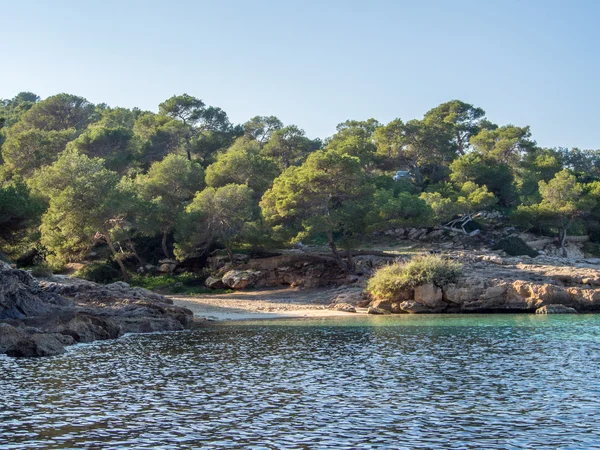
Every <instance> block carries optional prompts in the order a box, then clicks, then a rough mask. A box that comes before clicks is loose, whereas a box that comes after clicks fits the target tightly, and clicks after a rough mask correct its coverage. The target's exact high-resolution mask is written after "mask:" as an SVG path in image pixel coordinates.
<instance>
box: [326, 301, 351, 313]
mask: <svg viewBox="0 0 600 450" xmlns="http://www.w3.org/2000/svg"><path fill="white" fill-rule="evenodd" d="M332 309H333V310H335V311H343V312H348V313H355V312H356V308H355V307H354V306H352V305H350V304H349V303H336V304H335V305H333V308H332Z"/></svg>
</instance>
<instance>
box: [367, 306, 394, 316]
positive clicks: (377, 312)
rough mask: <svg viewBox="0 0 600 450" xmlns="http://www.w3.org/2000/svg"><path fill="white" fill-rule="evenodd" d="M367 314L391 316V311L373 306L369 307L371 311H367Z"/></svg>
mask: <svg viewBox="0 0 600 450" xmlns="http://www.w3.org/2000/svg"><path fill="white" fill-rule="evenodd" d="M367 314H377V315H380V314H390V312H389V311H386V310H385V309H380V308H375V307H373V306H369V309H367Z"/></svg>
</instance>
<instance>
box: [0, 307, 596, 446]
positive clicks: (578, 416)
mask: <svg viewBox="0 0 600 450" xmlns="http://www.w3.org/2000/svg"><path fill="white" fill-rule="evenodd" d="M599 343H600V316H569V317H566V316H565V317H556V316H553V317H543V318H540V317H536V316H509V315H506V316H458V317H454V316H439V317H437V316H433V317H432V316H427V317H424V316H420V317H419V316H410V317H391V318H390V317H382V318H370V317H369V318H351V319H347V320H342V319H335V320H334V319H331V320H301V321H282V322H270V323H266V322H249V323H245V324H235V325H234V324H232V325H228V326H220V327H214V328H207V329H202V330H197V331H193V332H184V333H171V334H159V335H138V336H126V337H125V338H122V339H120V340H117V341H112V342H101V343H95V344H92V345H85V346H76V347H74V348H72V349H71V350H70V351H69V352H68V353H67V354H65V355H61V356H57V357H52V358H45V359H30V360H15V359H9V358H0V394H1V395H0V448H2V449H25V448H27V449H29V448H31V449H33V448H44V449H64V448H89V449H96V448H98V449H99V448H102V449H122V448H136V449H145V448H152V449H182V448H206V449H240V448H245V449H281V448H285V449H288V448H289V449H334V448H335V449H354V448H361V449H362V448H364V449H390V448H392V449H404V448H406V449H409V448H410V449H430V448H448V449H471V448H481V449H484V448H485V449H522V448H565V449H581V448H600V422H599V421H598V420H596V417H597V414H598V412H599V406H598V405H599V404H600V370H599V369H600V346H599V345H598V344H599Z"/></svg>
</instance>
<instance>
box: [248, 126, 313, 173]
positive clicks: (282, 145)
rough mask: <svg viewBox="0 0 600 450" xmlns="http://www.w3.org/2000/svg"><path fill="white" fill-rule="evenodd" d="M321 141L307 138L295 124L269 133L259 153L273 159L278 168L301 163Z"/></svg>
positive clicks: (282, 168) (283, 168) (281, 168)
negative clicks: (268, 137) (269, 136)
mask: <svg viewBox="0 0 600 450" xmlns="http://www.w3.org/2000/svg"><path fill="white" fill-rule="evenodd" d="M320 146H321V141H319V140H315V141H313V140H311V139H308V138H307V137H306V136H305V135H304V130H301V129H300V128H298V127H297V126H295V125H291V126H288V127H285V128H282V129H280V130H276V131H275V132H273V134H272V135H271V138H270V139H269V141H268V142H267V144H266V145H265V146H264V147H263V148H262V149H261V151H260V154H261V155H262V156H264V157H266V158H269V159H271V160H273V162H274V163H275V164H277V166H278V167H279V170H285V169H287V168H288V167H290V166H297V165H299V164H301V163H302V162H303V161H304V159H305V158H306V157H307V156H308V155H309V154H310V153H311V152H313V151H315V150H318V149H319V148H320Z"/></svg>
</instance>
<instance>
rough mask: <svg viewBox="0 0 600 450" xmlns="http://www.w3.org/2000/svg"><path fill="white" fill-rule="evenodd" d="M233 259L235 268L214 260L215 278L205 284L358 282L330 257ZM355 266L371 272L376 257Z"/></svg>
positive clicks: (322, 284)
mask: <svg viewBox="0 0 600 450" xmlns="http://www.w3.org/2000/svg"><path fill="white" fill-rule="evenodd" d="M235 256H237V255H235ZM241 256H245V255H241ZM234 260H235V261H236V265H235V268H234V267H233V266H232V265H231V264H230V263H229V262H228V260H226V259H224V258H222V257H218V258H217V257H215V258H211V259H210V261H209V263H210V270H211V273H212V275H211V276H210V277H209V278H208V279H207V281H206V285H207V286H208V287H211V288H213V289H219V288H220V284H219V283H218V282H217V281H216V280H220V281H221V282H222V283H223V286H222V287H229V288H231V289H244V288H249V287H257V288H261V287H276V286H290V287H302V288H318V287H331V286H343V285H347V284H349V283H353V282H355V281H356V280H357V279H358V278H357V277H356V276H348V275H347V274H346V273H345V272H344V271H342V270H341V269H340V268H339V267H338V265H337V264H336V263H335V262H334V261H333V260H332V259H331V258H327V257H320V256H318V255H308V254H302V253H290V254H285V255H278V256H272V257H268V258H260V259H248V258H247V257H246V258H241V257H239V258H238V257H234ZM355 264H356V266H357V271H359V272H370V271H371V270H372V269H373V267H374V263H373V258H361V257H357V258H356V260H355ZM209 280H210V281H209Z"/></svg>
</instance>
